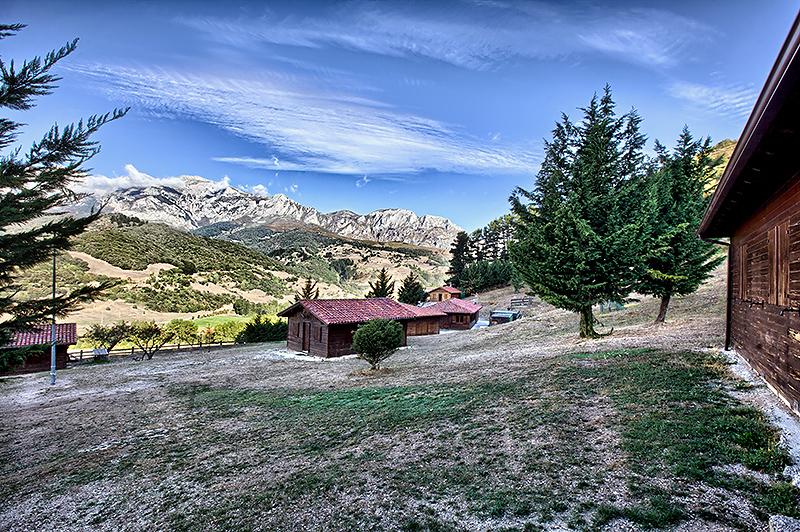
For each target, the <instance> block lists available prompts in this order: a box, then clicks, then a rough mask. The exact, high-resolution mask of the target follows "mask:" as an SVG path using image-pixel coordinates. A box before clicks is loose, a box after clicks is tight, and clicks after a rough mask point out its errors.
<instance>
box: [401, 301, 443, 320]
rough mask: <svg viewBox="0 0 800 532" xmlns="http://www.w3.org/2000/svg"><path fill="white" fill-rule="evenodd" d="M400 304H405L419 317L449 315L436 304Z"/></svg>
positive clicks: (404, 304)
mask: <svg viewBox="0 0 800 532" xmlns="http://www.w3.org/2000/svg"><path fill="white" fill-rule="evenodd" d="M400 304H401V305H403V306H404V307H405V308H407V309H408V310H410V311H411V312H413V313H414V314H415V315H416V316H417V317H418V318H427V317H442V316H447V314H446V313H444V312H442V311H441V310H439V309H437V308H435V307H434V306H429V307H417V306H415V305H408V304H406V303H400Z"/></svg>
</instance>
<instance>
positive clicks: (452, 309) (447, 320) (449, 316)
mask: <svg viewBox="0 0 800 532" xmlns="http://www.w3.org/2000/svg"><path fill="white" fill-rule="evenodd" d="M428 308H434V309H436V310H439V311H441V312H444V313H445V314H446V316H445V317H444V318H442V321H441V328H442V329H471V328H472V326H473V325H475V322H477V321H478V313H479V312H480V310H481V308H482V307H481V305H478V304H477V303H472V302H471V301H465V300H463V299H448V300H446V301H441V302H439V303H436V304H435V305H432V306H430V307H428Z"/></svg>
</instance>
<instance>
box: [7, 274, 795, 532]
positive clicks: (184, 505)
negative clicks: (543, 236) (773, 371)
mask: <svg viewBox="0 0 800 532" xmlns="http://www.w3.org/2000/svg"><path fill="white" fill-rule="evenodd" d="M718 285H719V281H718V280H715V281H714V284H712V285H710V286H708V287H704V288H703V289H702V290H701V292H700V293H699V294H697V295H695V296H691V297H689V298H685V299H683V300H679V301H678V302H676V305H675V307H674V309H673V310H674V312H673V314H672V318H673V320H672V322H671V323H669V324H667V325H665V326H661V327H657V328H653V327H650V326H649V325H647V322H649V320H650V319H652V316H654V315H655V310H656V303H655V302H651V301H644V300H643V301H642V302H641V303H640V304H638V305H635V306H631V307H630V308H628V309H626V310H623V311H620V312H617V313H613V314H610V315H608V316H604V319H605V320H606V322H607V323H608V324H614V326H615V328H616V330H615V333H614V334H613V335H612V336H609V337H606V338H603V339H601V340H597V341H580V340H578V339H577V338H576V334H575V328H576V323H575V321H576V318H575V317H574V316H572V315H569V314H567V313H562V312H560V311H557V310H554V309H549V308H546V307H545V306H544V305H542V306H541V307H540V308H541V312H539V313H537V315H536V316H530V317H528V318H526V319H524V320H521V321H518V322H515V323H512V324H508V325H504V326H498V327H492V328H488V329H483V330H478V331H467V332H463V333H454V334H449V335H440V336H436V337H417V338H413V339H412V340H411V346H410V347H409V348H408V349H404V350H401V351H400V352H399V353H398V354H397V355H396V356H395V357H394V358H392V359H390V360H389V362H388V364H387V365H388V366H389V370H387V371H381V372H380V373H370V372H364V371H363V370H364V363H363V362H362V361H359V360H356V359H344V360H337V361H308V360H299V359H290V358H285V357H283V356H282V354H283V348H282V346H281V345H259V346H248V347H242V348H239V349H232V350H228V351H225V352H224V353H223V352H216V353H195V354H184V355H176V356H169V357H167V356H162V357H158V356H157V357H156V359H154V360H152V361H151V362H132V361H124V362H115V363H112V364H106V365H101V366H94V367H81V368H75V369H70V370H66V371H63V372H61V375H60V383H59V385H58V386H56V387H54V388H48V387H47V386H46V385H45V378H44V376H43V375H41V374H40V375H32V376H25V377H21V378H14V379H7V380H5V381H0V416H2V419H3V424H2V428H0V477H2V478H4V482H3V484H2V485H0V503H1V505H0V529H16V530H25V529H30V530H34V529H35V530H41V529H50V528H59V529H66V530H82V529H86V528H93V529H99V530H118V529H120V528H125V529H130V530H153V529H165V528H170V529H175V530H210V529H212V530H213V529H217V530H223V529H256V530H309V529H317V530H319V529H333V530H345V529H375V530H486V529H493V530H500V529H505V530H515V529H519V530H539V529H567V528H574V529H601V528H606V529H609V530H620V529H631V530H633V529H640V528H652V527H668V528H674V527H678V528H681V529H683V530H701V529H715V530H729V529H754V528H758V527H763V525H764V523H765V519H766V517H767V516H768V514H770V513H773V512H783V513H793V512H796V511H797V506H796V495H797V494H796V492H795V490H794V488H792V487H791V486H789V485H787V484H786V483H783V482H782V481H781V478H780V475H779V471H780V469H781V468H782V466H783V464H784V463H785V461H786V460H787V457H786V454H785V452H783V451H782V449H781V448H780V446H779V445H777V443H776V442H777V434H776V433H775V432H774V431H773V430H772V429H770V428H769V427H768V425H767V424H766V422H765V420H764V418H763V416H762V415H761V414H760V413H759V411H757V410H755V409H752V408H749V407H747V406H745V405H744V403H743V402H742V400H744V399H743V394H746V393H747V392H746V391H743V389H742V387H741V386H737V383H736V382H735V381H734V380H732V378H731V377H729V376H728V375H727V373H726V370H725V367H724V364H723V362H722V361H721V359H719V358H718V357H716V356H715V355H713V353H712V352H711V351H707V350H706V351H704V350H702V349H699V348H703V347H706V346H713V347H718V346H719V344H720V341H721V334H722V317H721V309H722V303H721V295H722V294H724V291H722V290H719V286H718ZM734 388H736V396H737V398H734V397H733V396H732V395H731V393H730V390H733V389H734ZM676 436H678V437H676ZM754 470H758V471H760V472H761V473H757V474H756V473H753V471H754ZM43 508H48V511H45V512H43V511H42V509H43Z"/></svg>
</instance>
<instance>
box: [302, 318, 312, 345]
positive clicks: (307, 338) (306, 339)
mask: <svg viewBox="0 0 800 532" xmlns="http://www.w3.org/2000/svg"><path fill="white" fill-rule="evenodd" d="M310 344H311V324H310V323H308V322H307V321H304V322H303V351H308V350H309V347H310Z"/></svg>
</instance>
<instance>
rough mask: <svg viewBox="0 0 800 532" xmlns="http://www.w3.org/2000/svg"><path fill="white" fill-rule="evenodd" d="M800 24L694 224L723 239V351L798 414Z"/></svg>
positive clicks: (703, 232) (795, 26) (705, 234)
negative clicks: (725, 294) (727, 241)
mask: <svg viewBox="0 0 800 532" xmlns="http://www.w3.org/2000/svg"><path fill="white" fill-rule="evenodd" d="M798 20H800V18H798V19H797V20H795V22H794V24H793V26H792V30H791V33H790V34H789V37H788V38H787V39H786V42H785V43H784V44H783V47H782V49H781V51H780V55H779V56H778V59H777V61H776V62H775V65H774V66H773V67H772V70H771V71H770V74H769V77H768V79H767V82H766V84H765V85H764V88H763V89H762V90H761V93H760V95H759V97H758V100H757V101H756V104H755V107H754V108H753V111H752V113H751V115H750V118H749V119H748V120H747V124H746V125H745V128H744V131H743V133H742V135H741V137H740V139H739V142H738V143H737V145H736V149H735V150H734V152H733V155H732V156H731V159H730V162H729V163H728V166H727V167H726V168H725V171H724V173H723V175H722V177H721V179H720V182H719V184H718V186H717V189H716V192H715V193H714V196H713V198H712V200H711V203H710V205H709V208H708V210H707V212H706V214H705V217H704V219H703V221H702V223H701V225H700V229H699V233H700V236H702V237H703V238H705V239H707V240H714V239H719V238H726V237H727V238H729V239H730V245H729V247H728V306H727V331H726V333H727V334H726V348H731V347H732V348H734V349H735V350H736V351H737V352H738V353H739V354H741V355H742V356H743V357H744V358H745V359H746V360H747V361H748V362H749V363H750V365H751V366H752V367H753V368H754V369H755V370H756V371H757V372H759V373H760V374H761V375H762V377H763V378H764V380H765V381H766V382H767V384H768V385H769V386H770V387H771V388H772V389H773V390H774V391H775V392H776V393H778V395H780V396H781V397H782V398H783V399H784V400H785V401H787V402H788V403H789V405H790V406H791V407H792V408H793V409H794V410H795V411H800V156H798V150H797V149H798V146H800V57H798V49H800V29H798Z"/></svg>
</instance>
